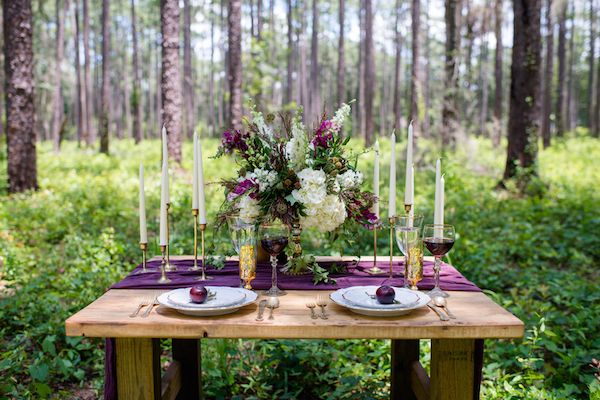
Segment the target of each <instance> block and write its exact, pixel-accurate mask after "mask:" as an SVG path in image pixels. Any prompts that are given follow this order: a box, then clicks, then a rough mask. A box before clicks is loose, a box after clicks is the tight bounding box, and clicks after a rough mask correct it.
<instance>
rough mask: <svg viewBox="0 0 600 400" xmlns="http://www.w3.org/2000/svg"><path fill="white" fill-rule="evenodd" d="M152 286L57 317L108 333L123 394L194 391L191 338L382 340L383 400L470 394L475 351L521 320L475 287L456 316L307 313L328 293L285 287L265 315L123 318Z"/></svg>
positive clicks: (164, 311) (519, 328)
mask: <svg viewBox="0 0 600 400" xmlns="http://www.w3.org/2000/svg"><path fill="white" fill-rule="evenodd" d="M162 292H163V291H162V290H139V289H113V290H109V291H108V292H106V293H105V294H104V295H102V296H101V297H100V298H98V299H97V300H96V301H94V302H93V303H92V304H90V305H89V306H87V307H86V308H84V309H83V310H81V311H79V312H78V313H76V314H74V315H73V316H71V317H70V318H69V319H68V320H67V321H66V333H67V336H89V337H114V338H116V339H115V342H116V349H115V351H116V367H117V391H118V394H119V399H120V400H126V399H134V398H135V399H175V398H178V399H190V398H199V397H200V396H201V380H200V375H201V371H200V365H199V360H200V342H201V341H200V340H198V339H200V338H248V339H250V338H256V339H391V340H392V350H391V351H392V377H391V398H392V399H432V400H441V399H453V400H461V399H473V398H474V397H476V394H477V393H479V379H478V377H479V376H480V374H481V370H476V366H475V362H474V360H475V358H476V357H477V355H476V354H475V352H476V351H477V349H480V348H481V346H478V345H481V344H482V341H483V339H487V338H502V339H508V338H520V337H522V336H523V332H524V325H523V322H521V321H520V320H519V319H518V318H516V317H515V316H514V315H512V314H511V313H509V312H508V311H506V310H505V309H504V308H502V307H500V306H499V305H497V304H496V303H494V302H493V301H492V300H491V299H490V298H488V297H487V296H486V295H485V294H483V293H478V292H450V294H451V297H450V298H449V299H448V305H449V307H450V308H451V310H452V311H453V313H454V314H456V316H457V319H455V320H450V321H448V322H443V321H440V319H439V318H438V316H437V315H436V314H435V313H434V312H433V311H431V310H430V309H429V308H427V307H424V308H422V309H418V310H415V311H413V312H411V313H410V314H409V315H406V316H401V317H393V318H374V317H366V316H361V315H357V314H354V313H352V312H350V311H349V310H347V309H345V308H343V307H340V306H338V305H336V304H334V303H332V302H330V304H329V306H328V307H327V311H328V312H329V315H330V316H329V319H327V320H322V319H317V320H314V319H311V318H310V312H309V310H308V309H307V308H306V306H305V304H306V302H307V301H309V300H314V298H315V297H316V295H317V294H321V295H324V294H327V295H328V294H329V293H330V292H328V291H317V290H314V291H313V290H311V291H293V290H291V291H288V294H287V295H286V296H284V297H282V298H281V299H280V300H281V304H280V307H279V308H278V309H276V310H275V319H274V320H268V319H265V320H264V321H261V322H258V321H255V317H256V313H257V303H256V304H252V305H248V306H246V307H243V308H242V309H240V310H239V311H238V312H236V313H233V314H230V315H224V316H220V317H210V318H198V317H189V316H184V315H181V314H179V313H177V312H176V311H174V310H171V309H168V308H166V307H162V306H160V307H158V308H155V310H154V311H153V312H152V313H151V314H150V316H149V317H147V318H140V317H136V318H130V317H129V314H130V313H131V312H132V311H133V310H135V308H136V306H137V304H139V303H140V301H142V300H143V299H145V298H147V297H148V296H153V295H157V294H160V293H162ZM159 338H171V339H172V340H173V362H172V363H171V366H170V367H169V369H168V370H167V372H166V373H165V374H164V376H163V377H162V379H161V376H160V365H159V354H160V342H159V340H158V339H159ZM419 339H432V340H431V377H429V376H427V373H426V371H425V370H424V369H423V367H422V366H421V364H420V362H419Z"/></svg>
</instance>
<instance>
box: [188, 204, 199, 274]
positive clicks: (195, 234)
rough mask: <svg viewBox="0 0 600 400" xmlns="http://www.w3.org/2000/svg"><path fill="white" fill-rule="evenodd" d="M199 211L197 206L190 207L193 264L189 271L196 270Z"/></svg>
mask: <svg viewBox="0 0 600 400" xmlns="http://www.w3.org/2000/svg"><path fill="white" fill-rule="evenodd" d="M199 214H200V213H199V211H198V209H197V208H193V209H192V215H193V216H194V265H193V266H192V268H190V271H198V270H199V268H198V215H199Z"/></svg>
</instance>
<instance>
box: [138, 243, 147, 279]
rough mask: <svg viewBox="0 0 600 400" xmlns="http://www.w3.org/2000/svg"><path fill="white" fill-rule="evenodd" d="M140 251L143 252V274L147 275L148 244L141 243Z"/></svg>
mask: <svg viewBox="0 0 600 400" xmlns="http://www.w3.org/2000/svg"><path fill="white" fill-rule="evenodd" d="M140 250H142V273H146V272H147V271H148V270H147V269H146V260H147V254H148V243H140Z"/></svg>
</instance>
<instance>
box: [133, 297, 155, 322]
mask: <svg viewBox="0 0 600 400" xmlns="http://www.w3.org/2000/svg"><path fill="white" fill-rule="evenodd" d="M149 303H150V298H144V299H143V300H142V301H140V304H138V306H137V308H136V309H135V311H134V312H132V313H131V314H129V317H130V318H135V317H137V315H138V314H139V313H140V311H141V309H142V307H144V306H147V305H148V304H149Z"/></svg>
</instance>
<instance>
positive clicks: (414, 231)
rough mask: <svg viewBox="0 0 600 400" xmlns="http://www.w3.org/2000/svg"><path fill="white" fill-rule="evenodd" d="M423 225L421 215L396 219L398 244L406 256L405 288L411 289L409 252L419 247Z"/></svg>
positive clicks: (403, 216)
mask: <svg viewBox="0 0 600 400" xmlns="http://www.w3.org/2000/svg"><path fill="white" fill-rule="evenodd" d="M422 225H423V216H422V215H420V214H417V215H410V214H407V215H401V216H399V217H396V244H398V248H399V249H400V252H401V253H402V255H404V287H409V283H408V279H407V276H408V266H409V265H408V263H409V251H410V249H411V248H413V247H415V246H416V245H417V242H418V240H419V239H420V235H421V226H422Z"/></svg>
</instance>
